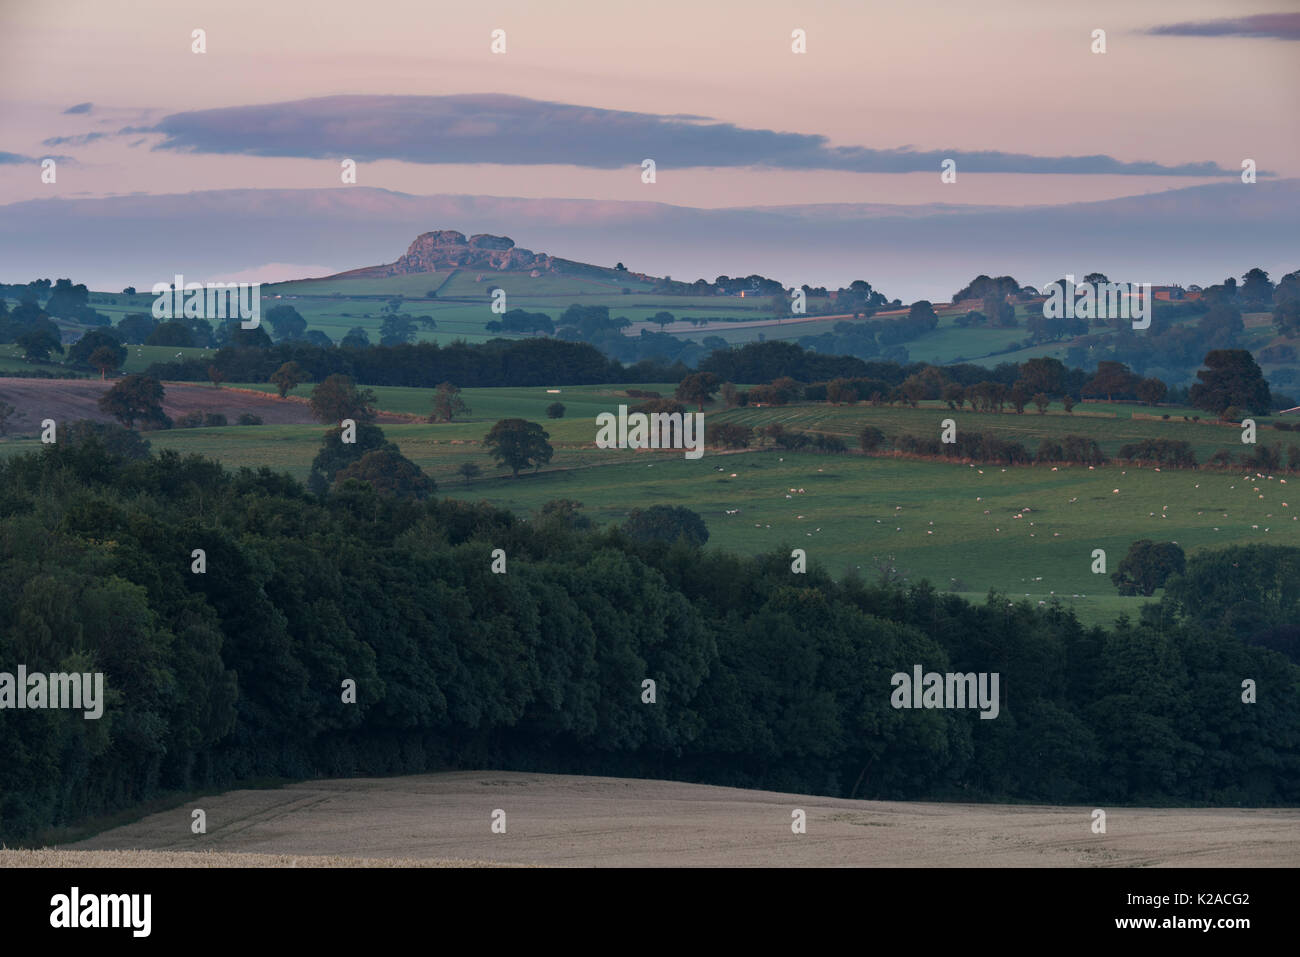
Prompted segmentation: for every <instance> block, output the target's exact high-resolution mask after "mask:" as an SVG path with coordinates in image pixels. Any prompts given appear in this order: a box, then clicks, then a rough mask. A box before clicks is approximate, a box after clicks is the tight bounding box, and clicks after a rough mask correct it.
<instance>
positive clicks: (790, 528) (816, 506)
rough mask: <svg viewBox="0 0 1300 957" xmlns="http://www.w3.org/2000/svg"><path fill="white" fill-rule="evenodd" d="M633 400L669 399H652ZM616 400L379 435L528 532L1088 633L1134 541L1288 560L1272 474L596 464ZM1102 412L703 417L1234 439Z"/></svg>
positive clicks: (7, 448)
mask: <svg viewBox="0 0 1300 957" xmlns="http://www.w3.org/2000/svg"><path fill="white" fill-rule="evenodd" d="M252 387H253V388H262V389H266V390H268V391H269V389H270V387H269V386H252ZM640 388H642V389H653V390H656V391H660V392H663V393H665V394H668V393H670V392H671V386H670V385H666V384H662V383H661V384H657V385H656V384H649V385H645V384H643V385H641V386H640ZM302 391H304V392H305V391H306V390H302ZM618 391H619V390H616V389H615V388H614V387H611V386H585V387H566V388H564V389H562V390H561V391H560V392H559V393H553V392H548V391H547V390H546V389H468V390H466V391H465V393H464V395H465V398H466V400H467V402H468V403H469V405H470V407H471V413H470V415H469V416H468V418H467V419H466V420H464V421H456V422H453V423H449V424H438V425H430V424H424V423H419V424H409V425H385V426H384V427H383V428H384V431H385V434H386V435H387V436H388V437H389V438H390V439H392V440H393V441H394V442H396V443H397V444H398V446H399V447H400V448H401V449H402V451H403V453H404V454H405V455H406V456H408V457H409V458H410V459H412V460H413V461H414V462H416V463H417V464H419V465H420V466H421V467H422V468H423V469H424V470H425V471H426V472H427V473H428V474H429V475H430V476H431V477H432V478H433V479H434V480H435V481H436V482H437V483H438V492H439V494H440V495H444V496H448V497H453V498H463V499H468V500H474V501H478V500H486V501H489V502H492V503H494V504H496V505H499V506H502V507H505V508H510V509H512V510H515V511H517V512H519V513H521V514H525V515H526V514H528V513H530V512H532V511H534V510H536V509H538V508H540V507H541V506H542V505H543V504H544V503H545V502H547V501H549V500H551V499H556V498H569V499H575V500H577V501H580V502H582V503H583V505H584V508H585V511H586V514H588V515H589V516H590V517H591V518H592V519H593V520H595V521H596V522H598V523H609V522H621V521H623V520H624V519H625V518H626V517H627V515H628V513H629V512H630V511H631V510H632V509H634V508H644V507H647V506H650V505H657V504H666V505H683V506H686V507H688V508H691V509H693V510H695V511H697V512H699V513H700V514H701V515H702V516H703V517H704V519H705V522H706V523H707V525H708V527H709V530H710V535H711V537H710V540H709V547H717V548H723V549H727V550H732V551H738V552H742V553H746V554H752V553H757V552H764V551H770V550H772V549H775V548H781V549H789V548H795V547H801V548H804V549H806V550H807V553H808V557H809V559H810V561H812V562H815V563H818V564H820V565H822V566H824V567H826V568H827V569H828V570H829V571H830V572H831V573H833V574H835V575H840V574H843V573H845V572H847V571H849V570H855V571H860V572H861V573H862V574H864V575H867V576H868V577H874V576H875V575H876V574H877V573H878V566H879V564H880V563H882V562H890V563H892V564H894V565H896V566H897V567H898V568H899V569H900V570H901V571H902V573H903V574H906V575H907V577H908V578H909V579H911V580H919V579H921V578H927V579H929V580H930V581H931V582H932V583H934V584H935V585H936V587H939V588H940V589H942V590H949V591H954V592H960V593H963V594H967V595H970V596H974V597H976V598H982V597H983V595H984V594H985V593H986V592H987V590H988V589H990V588H996V589H998V590H1000V591H1004V592H1006V593H1007V594H1008V595H1009V596H1010V597H1012V598H1024V597H1028V598H1029V599H1030V600H1032V601H1043V602H1050V601H1052V600H1053V598H1059V599H1061V600H1063V601H1064V602H1066V603H1067V604H1070V605H1072V606H1074V607H1075V608H1076V609H1077V610H1078V612H1079V614H1080V616H1081V617H1082V618H1083V619H1084V620H1086V621H1109V620H1111V619H1112V618H1113V617H1114V615H1115V614H1117V613H1118V612H1120V611H1129V612H1130V613H1135V610H1136V608H1137V607H1139V606H1140V604H1141V601H1140V600H1137V599H1125V598H1120V597H1119V596H1118V595H1116V594H1115V591H1114V588H1113V586H1112V585H1111V584H1110V582H1109V580H1107V579H1105V578H1104V577H1102V576H1100V575H1094V574H1092V572H1091V565H1092V551H1093V549H1096V548H1101V549H1105V551H1106V554H1107V558H1108V561H1109V563H1110V564H1109V570H1114V568H1115V566H1116V564H1117V563H1118V562H1119V560H1120V559H1121V558H1122V557H1123V555H1124V554H1125V552H1126V551H1127V549H1128V546H1129V545H1130V543H1132V542H1133V541H1134V540H1136V539H1138V538H1144V537H1146V538H1152V539H1156V540H1161V541H1175V542H1177V543H1178V544H1179V545H1181V546H1182V547H1183V549H1184V550H1185V551H1187V552H1188V553H1192V552H1195V551H1196V550H1198V549H1203V548H1209V547H1222V546H1227V545H1236V544H1248V543H1252V542H1270V543H1276V544H1289V545H1295V544H1300V523H1297V521H1296V517H1297V516H1300V501H1296V502H1291V501H1290V495H1289V493H1288V491H1287V489H1288V480H1287V479H1285V478H1284V477H1283V476H1274V477H1273V478H1263V479H1255V478H1250V479H1245V478H1243V477H1242V474H1241V473H1237V472H1232V473H1225V472H1207V471H1195V470H1171V469H1166V470H1163V471H1160V472H1157V471H1155V470H1154V469H1138V468H1121V467H1118V466H1105V467H1099V468H1097V469H1095V470H1092V469H1089V468H1087V467H1083V466H1071V467H1059V468H1058V470H1056V471H1053V470H1052V468H1051V467H1048V466H1020V467H1011V468H1002V467H1000V466H992V465H983V466H971V465H961V464H948V463H943V462H931V461H919V460H910V459H902V458H894V457H890V456H880V457H866V456H862V455H859V454H852V453H851V454H847V455H812V454H804V453H799V454H791V453H786V452H779V451H772V450H764V451H750V452H741V453H722V452H718V451H712V450H711V451H708V452H706V454H705V455H704V457H703V458H702V459H699V460H696V461H690V460H687V459H685V458H684V457H683V455H682V454H681V453H678V452H634V451H626V450H601V449H596V448H595V447H594V446H593V441H594V438H595V422H594V418H595V415H596V414H597V413H599V412H602V411H606V410H612V409H614V408H615V407H616V406H617V405H618V404H619V403H620V402H627V401H629V400H627V399H626V397H624V396H620V395H619V394H618ZM375 392H376V393H377V396H378V400H379V405H380V407H381V408H384V409H387V410H390V411H397V412H411V413H416V414H425V413H427V411H428V409H429V403H430V390H424V389H401V388H383V387H380V388H376V389H375ZM557 400H558V401H561V402H563V403H564V404H565V406H566V410H567V414H566V416H565V417H564V418H563V419H558V420H553V419H547V418H545V414H544V410H545V408H546V406H547V405H549V404H550V403H552V402H555V401H557ZM1105 410H1106V411H1105V413H1104V414H1094V415H1081V414H1079V412H1077V411H1076V414H1075V415H1073V416H1066V415H1064V414H1063V413H1059V412H1058V413H1057V414H1049V415H1046V416H1038V415H1036V414H1033V413H1027V414H1025V415H1022V416H1017V415H1013V414H1003V415H987V414H975V413H970V412H966V413H952V412H951V411H949V410H948V409H947V408H946V407H941V406H938V405H936V406H934V407H931V408H920V409H897V408H894V409H891V408H879V409H876V408H872V407H870V406H865V405H861V406H853V407H843V408H835V407H829V406H826V405H813V404H805V405H796V406H789V407H781V408H765V409H736V410H731V411H725V412H713V413H709V417H708V421H709V422H718V421H740V422H744V423H746V424H749V425H761V424H765V423H767V422H772V421H779V422H782V423H783V424H785V425H786V426H787V427H792V428H797V429H801V430H825V431H828V432H835V433H837V434H841V435H845V436H847V437H852V436H853V435H855V434H856V431H857V430H858V429H860V428H861V427H862V425H864V424H874V425H877V426H879V427H880V428H882V429H884V430H886V431H887V432H890V433H896V432H899V431H911V432H917V433H925V432H927V431H931V430H934V431H937V430H938V428H939V424H938V423H939V420H940V419H941V418H945V417H953V418H955V419H956V420H957V422H958V428H959V429H961V428H971V429H979V430H982V431H995V432H997V433H998V434H999V435H1002V436H1003V437H1004V438H1014V439H1016V440H1018V441H1022V442H1024V443H1025V444H1026V445H1027V446H1029V447H1030V448H1031V450H1032V449H1033V448H1036V446H1037V441H1038V438H1040V437H1042V436H1046V435H1052V436H1054V437H1057V438H1059V436H1060V435H1062V434H1065V433H1067V432H1074V433H1079V434H1085V435H1090V436H1092V437H1094V438H1096V439H1097V441H1098V443H1099V444H1101V445H1102V447H1103V449H1105V450H1106V452H1107V453H1108V454H1113V453H1114V451H1115V450H1116V449H1117V448H1118V446H1119V445H1120V444H1122V443H1123V442H1126V441H1132V440H1135V439H1140V438H1160V437H1163V438H1175V439H1186V440H1187V441H1190V442H1192V443H1193V444H1194V446H1195V447H1196V448H1197V452H1198V456H1199V457H1201V458H1202V460H1203V459H1204V456H1205V455H1206V454H1208V452H1211V451H1213V450H1214V449H1216V448H1219V447H1223V446H1229V447H1230V446H1231V444H1232V442H1234V441H1237V437H1238V433H1237V431H1236V430H1235V429H1228V428H1223V427H1216V426H1199V425H1191V424H1187V423H1183V422H1181V421H1176V422H1162V421H1146V420H1138V419H1132V418H1130V417H1129V415H1131V414H1132V412H1134V411H1138V409H1135V408H1132V407H1122V406H1115V407H1105ZM1088 411H1090V412H1091V411H1093V409H1088ZM507 416H521V417H523V418H526V419H529V420H532V421H537V422H541V423H542V424H543V427H544V428H545V429H546V430H547V431H548V432H549V433H550V437H551V438H550V441H551V443H552V445H553V446H554V447H555V450H556V451H555V456H554V458H553V460H552V462H551V464H550V465H549V466H548V467H547V468H545V469H542V470H541V471H540V472H536V473H526V474H524V475H521V476H520V478H519V479H513V478H511V477H510V476H509V473H508V472H507V471H505V470H503V469H500V468H498V467H496V466H495V465H494V463H493V462H492V461H491V459H490V457H489V456H488V455H487V453H486V451H485V450H484V448H483V447H482V445H481V441H482V438H483V436H484V434H485V433H486V432H487V430H488V428H489V427H490V425H491V423H492V422H494V421H496V420H497V419H498V418H503V417H507ZM321 433H322V429H321V427H318V426H306V425H283V426H259V427H236V426H231V427H226V428H203V429H188V430H179V429H178V430H172V431H168V432H152V433H149V434H148V438H149V440H150V442H151V443H152V444H153V447H154V449H155V450H161V449H176V450H177V451H180V452H182V453H188V452H196V453H199V454H202V455H206V456H209V457H212V458H215V459H218V460H219V461H221V462H222V463H223V464H224V465H226V466H227V467H238V466H250V467H259V466H267V467H269V468H272V469H274V470H277V471H287V472H289V473H290V474H292V475H294V476H295V477H297V478H299V479H305V478H306V477H307V475H308V473H309V470H310V464H311V461H312V458H313V457H314V456H315V454H316V452H317V450H318V448H319V443H320V437H321ZM1271 434H1272V435H1276V436H1278V437H1285V436H1286V435H1287V434H1286V433H1271ZM1264 435H1265V436H1266V437H1268V436H1270V433H1269V432H1268V431H1266V432H1265V433H1264ZM36 446H37V443H36V442H34V441H32V440H7V441H3V442H0V454H13V453H15V452H19V451H22V450H25V449H31V448H35V447H36ZM464 462H473V463H475V464H478V465H479V466H480V467H482V468H483V470H484V474H483V476H482V477H480V478H478V479H475V480H473V481H471V482H468V483H467V482H465V481H464V480H463V479H462V478H461V477H460V476H459V475H458V474H457V473H456V469H457V467H458V466H459V465H461V464H462V463H464ZM1296 483H1300V477H1296V476H1292V477H1291V481H1290V482H1289V484H1296ZM1116 488H1118V489H1119V492H1118V493H1116V492H1114V491H1113V490H1114V489H1116ZM792 489H793V490H794V491H791V490H792ZM800 490H802V491H800ZM1296 497H1297V498H1298V499H1300V495H1298V496H1296ZM729 510H736V512H735V514H727V513H728V511H729ZM986 512H987V514H986ZM1017 515H1020V516H1021V517H1019V518H1017V517H1016V516H1017Z"/></svg>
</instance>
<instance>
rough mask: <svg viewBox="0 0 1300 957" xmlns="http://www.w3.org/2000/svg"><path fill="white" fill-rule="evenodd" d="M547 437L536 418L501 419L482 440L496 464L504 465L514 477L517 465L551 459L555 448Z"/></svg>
mask: <svg viewBox="0 0 1300 957" xmlns="http://www.w3.org/2000/svg"><path fill="white" fill-rule="evenodd" d="M550 437H551V435H550V433H549V432H547V431H545V430H544V429H543V428H542V427H541V426H540V425H538V424H537V423H536V422H527V421H525V420H523V419H502V420H501V421H499V422H498V423H497V424H496V425H494V426H492V429H491V431H489V432H488V434H487V435H486V436H484V438H483V444H484V445H485V446H487V449H488V451H489V452H490V453H491V454H492V457H493V458H494V459H495V460H496V462H497V464H498V465H504V466H507V467H508V468H509V469H510V470H511V471H512V472H513V473H514V477H515V478H518V477H519V470H520V469H523V468H528V467H530V466H531V467H532V468H535V469H537V468H541V467H542V466H543V465H545V464H546V463H547V462H549V461H551V456H552V455H554V454H555V450H554V449H553V448H551V444H550V443H549V442H547V441H546V440H547V439H549V438H550Z"/></svg>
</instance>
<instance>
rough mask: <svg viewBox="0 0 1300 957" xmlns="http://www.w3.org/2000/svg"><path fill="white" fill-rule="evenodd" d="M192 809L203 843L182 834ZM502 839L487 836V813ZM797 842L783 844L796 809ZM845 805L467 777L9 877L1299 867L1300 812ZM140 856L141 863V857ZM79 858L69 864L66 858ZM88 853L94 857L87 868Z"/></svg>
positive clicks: (242, 818) (277, 806)
mask: <svg viewBox="0 0 1300 957" xmlns="http://www.w3.org/2000/svg"><path fill="white" fill-rule="evenodd" d="M194 807H202V808H203V809H204V811H205V812H206V814H207V826H208V832H207V833H206V834H204V835H194V834H191V832H190V820H191V817H190V812H191V811H192V810H193V808H194ZM498 808H499V809H502V810H504V811H505V812H506V816H507V817H506V822H507V829H506V833H505V834H494V833H492V831H491V820H492V815H493V812H494V811H495V810H496V809H498ZM795 809H802V810H804V811H805V812H806V814H807V833H805V834H794V833H792V831H791V812H792V811H793V810H795ZM1092 810H1093V809H1092V808H1087V807H1044V806H1029V805H1026V806H1007V805H978V804H932V803H902V802H889V801H854V800H844V799H837V798H824V797H813V796H808V795H794V794H780V793H775V792H769V791H749V790H739V789H734V788H724V787H712V786H706V785H697V784H683V783H680V782H673V781H648V780H634V779H622V778H603V777H579V776H572V775H551V774H525V773H515V772H502V771H460V772H450V773H444V774H426V775H414V776H406V777H397V778H355V779H338V780H326V781H311V782H302V783H298V784H294V785H291V786H288V787H285V788H282V789H277V790H245V791H231V792H228V793H226V794H222V795H217V796H211V797H205V798H201V799H198V800H196V801H195V802H193V803H192V804H185V805H182V806H179V807H176V808H173V809H171V810H169V811H165V812H163V813H159V814H153V815H150V816H149V817H146V818H145V819H143V820H141V821H138V822H136V823H134V824H129V825H126V826H124V827H118V828H114V829H113V830H110V831H107V832H104V833H102V834H99V835H97V836H95V837H93V838H90V839H88V840H83V841H79V842H77V843H75V844H72V845H69V846H68V847H66V848H60V849H56V850H40V851H0V865H4V866H64V865H70V864H75V865H77V866H89V865H91V864H93V863H102V864H105V865H111V866H130V865H132V864H140V865H155V864H158V865H162V866H232V865H235V866H237V865H248V866H295V864H296V865H297V866H305V865H306V864H309V863H310V864H345V863H346V864H363V865H378V866H430V865H446V864H453V865H461V864H469V863H480V864H481V863H487V864H496V865H509V864H525V865H527V864H534V865H545V866H577V867H613V866H827V865H828V866H885V867H890V866H1001V867H1044V866H1046V867H1159V866H1188V865H1190V866H1198V867H1207V866H1208V867H1230V866H1259V867H1284V866H1292V867H1293V866H1296V865H1297V864H1300V826H1298V825H1300V810H1298V809H1235V808H1226V809H1225V808H1211V809H1196V810H1187V809H1155V808H1122V807H1113V808H1106V809H1105V810H1106V812H1107V821H1106V825H1107V831H1106V833H1105V834H1094V833H1092ZM140 852H147V853H140ZM72 855H75V857H73V856H72ZM87 855H94V856H87Z"/></svg>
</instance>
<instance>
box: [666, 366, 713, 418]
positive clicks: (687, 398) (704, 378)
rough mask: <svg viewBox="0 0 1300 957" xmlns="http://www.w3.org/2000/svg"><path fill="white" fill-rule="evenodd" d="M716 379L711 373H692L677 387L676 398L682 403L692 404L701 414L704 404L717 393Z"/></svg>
mask: <svg viewBox="0 0 1300 957" xmlns="http://www.w3.org/2000/svg"><path fill="white" fill-rule="evenodd" d="M718 385H719V382H718V377H717V376H716V375H714V374H713V373H712V372H692V373H691V374H690V375H688V376H687V377H686V378H685V379H683V380H682V381H681V382H680V383H679V384H678V386H677V392H676V396H677V398H679V399H681V400H682V401H683V402H694V403H695V404H696V406H697V407H698V408H699V410H700V411H701V412H703V411H704V403H705V402H708V401H709V400H710V399H712V398H713V393H715V392H717V391H718Z"/></svg>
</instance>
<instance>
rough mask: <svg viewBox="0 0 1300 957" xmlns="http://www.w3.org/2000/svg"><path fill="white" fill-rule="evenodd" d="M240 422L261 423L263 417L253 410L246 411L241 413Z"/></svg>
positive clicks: (243, 423) (248, 423)
mask: <svg viewBox="0 0 1300 957" xmlns="http://www.w3.org/2000/svg"><path fill="white" fill-rule="evenodd" d="M239 424H240V425H261V424H262V417H261V416H260V415H254V414H253V413H252V412H245V413H243V414H242V415H240V417H239Z"/></svg>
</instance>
